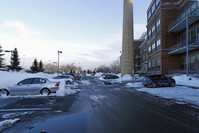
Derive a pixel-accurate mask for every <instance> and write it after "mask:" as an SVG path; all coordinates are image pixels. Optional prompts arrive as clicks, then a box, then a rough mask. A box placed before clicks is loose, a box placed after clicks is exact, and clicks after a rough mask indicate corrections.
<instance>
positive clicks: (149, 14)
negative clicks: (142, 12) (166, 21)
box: [148, 10, 151, 20]
mask: <svg viewBox="0 0 199 133" xmlns="http://www.w3.org/2000/svg"><path fill="white" fill-rule="evenodd" d="M150 18H151V10H149V12H148V20H149V19H150Z"/></svg>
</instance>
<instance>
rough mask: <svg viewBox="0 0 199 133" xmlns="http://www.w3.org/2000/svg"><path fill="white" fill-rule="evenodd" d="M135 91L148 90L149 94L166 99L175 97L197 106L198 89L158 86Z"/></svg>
mask: <svg viewBox="0 0 199 133" xmlns="http://www.w3.org/2000/svg"><path fill="white" fill-rule="evenodd" d="M137 91H142V92H148V93H150V94H153V95H156V96H160V97H163V98H168V99H175V100H178V101H182V102H184V101H185V102H189V103H192V104H196V105H198V106H199V90H198V89H192V88H188V87H180V86H176V87H159V88H141V89H137Z"/></svg>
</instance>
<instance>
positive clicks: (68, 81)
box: [53, 75, 74, 84]
mask: <svg viewBox="0 0 199 133" xmlns="http://www.w3.org/2000/svg"><path fill="white" fill-rule="evenodd" d="M53 79H58V80H59V79H64V80H65V83H66V84H72V83H74V77H73V76H71V75H60V76H56V77H54V78H53Z"/></svg>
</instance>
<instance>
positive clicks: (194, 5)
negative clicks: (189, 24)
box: [191, 2, 196, 12]
mask: <svg viewBox="0 0 199 133" xmlns="http://www.w3.org/2000/svg"><path fill="white" fill-rule="evenodd" d="M195 9H196V2H194V3H193V5H192V6H191V12H193V11H194V10H195Z"/></svg>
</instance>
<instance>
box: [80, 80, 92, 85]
mask: <svg viewBox="0 0 199 133" xmlns="http://www.w3.org/2000/svg"><path fill="white" fill-rule="evenodd" d="M81 82H82V83H83V84H85V85H90V84H91V82H90V81H87V80H82V81H81Z"/></svg>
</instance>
